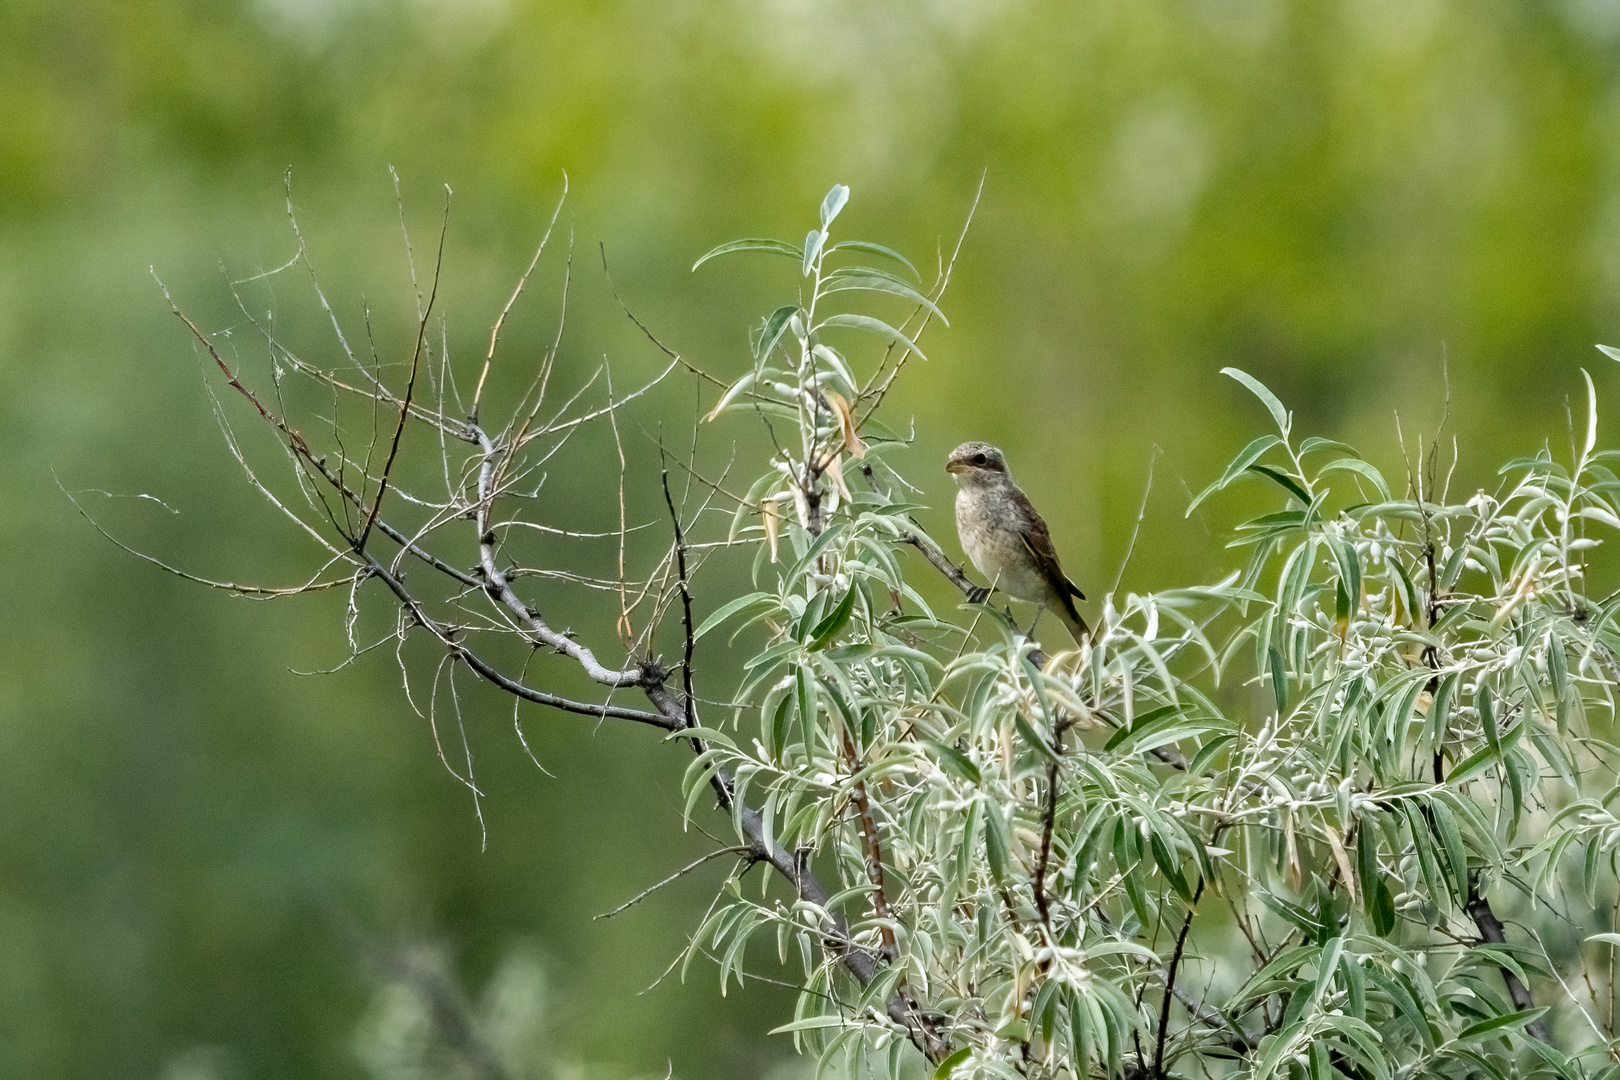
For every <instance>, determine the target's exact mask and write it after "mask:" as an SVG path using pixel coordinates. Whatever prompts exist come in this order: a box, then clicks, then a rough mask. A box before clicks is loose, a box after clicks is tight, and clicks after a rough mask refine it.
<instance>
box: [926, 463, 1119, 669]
mask: <svg viewBox="0 0 1620 1080" xmlns="http://www.w3.org/2000/svg"><path fill="white" fill-rule="evenodd" d="M945 471H946V472H948V473H950V474H951V475H952V476H953V477H954V478H955V479H956V487H957V492H956V533H957V536H959V537H960V538H961V540H962V550H963V551H965V552H967V556H968V558H970V559H972V560H973V565H974V566H976V567H978V568H979V573H981V574H983V575H984V576H985V577H987V578H989V579H990V583H991V585H992V587H995V588H999V589H1001V590H1002V591H1003V592H1005V593H1007V594H1008V595H1009V596H1014V597H1016V598H1018V599H1019V600H1032V601H1034V602H1035V603H1036V604H1039V605H1040V606H1041V608H1042V609H1044V608H1051V609H1052V610H1053V611H1055V612H1057V614H1058V617H1059V618H1061V619H1062V620H1063V623H1064V625H1065V626H1067V627H1068V628H1069V633H1071V634H1073V635H1074V640H1075V641H1076V642H1077V643H1078V642H1081V641H1084V640H1085V639H1086V638H1088V637H1090V636H1091V630H1090V629H1089V628H1087V626H1086V621H1085V620H1084V619H1082V618H1081V617H1080V613H1079V612H1078V611H1076V610H1075V607H1074V598H1075V597H1078V598H1079V599H1081V600H1084V599H1085V598H1086V596H1085V594H1084V593H1082V592H1081V591H1080V590H1079V589H1078V588H1076V587H1075V584H1074V582H1072V581H1070V580H1069V579H1068V578H1067V577H1065V576H1064V574H1063V568H1062V567H1061V566H1059V565H1058V557H1057V552H1056V551H1055V550H1054V549H1053V547H1052V535H1051V533H1049V532H1047V531H1046V522H1044V521H1042V520H1041V515H1039V514H1037V513H1036V512H1035V508H1034V507H1033V506H1031V505H1030V504H1029V499H1028V498H1026V497H1025V496H1024V493H1023V492H1022V491H1019V490H1018V485H1017V484H1015V483H1013V481H1012V476H1011V475H1009V474H1008V472H1007V459H1006V458H1004V457H1002V456H1001V451H1000V450H997V449H996V448H995V447H993V446H991V445H990V444H989V443H982V442H967V443H963V444H962V445H961V446H958V447H957V448H956V449H955V450H952V451H951V456H950V457H949V458H948V459H946V462H945ZM987 594H988V590H985V595H987ZM975 599H978V600H981V601H982V599H983V596H982V595H981V596H979V597H975ZM1035 618H1036V620H1037V621H1039V619H1040V612H1039V611H1037V612H1036V615H1035ZM1031 629H1033V627H1031Z"/></svg>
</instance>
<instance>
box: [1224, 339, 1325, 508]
mask: <svg viewBox="0 0 1620 1080" xmlns="http://www.w3.org/2000/svg"><path fill="white" fill-rule="evenodd" d="M1221 374H1222V375H1228V376H1230V377H1232V378H1234V379H1236V380H1237V381H1238V382H1240V383H1242V384H1243V385H1244V386H1245V387H1247V388H1248V391H1249V393H1251V394H1253V395H1254V396H1255V397H1257V398H1259V399H1260V401H1261V403H1262V404H1264V405H1265V407H1266V408H1267V409H1269V410H1271V418H1272V419H1273V420H1275V421H1276V422H1277V430H1279V431H1281V432H1282V433H1283V435H1284V437H1286V436H1287V435H1288V428H1289V420H1288V410H1286V409H1284V408H1283V406H1282V402H1280V401H1278V400H1277V395H1276V394H1273V393H1272V392H1271V391H1270V390H1268V389H1266V385H1265V383H1263V382H1261V381H1260V380H1259V379H1257V378H1255V377H1254V376H1253V375H1250V374H1249V373H1248V372H1246V371H1242V370H1240V369H1238V368H1235V367H1225V368H1221ZM1306 501H1307V502H1309V501H1310V500H1308V499H1307V500H1306Z"/></svg>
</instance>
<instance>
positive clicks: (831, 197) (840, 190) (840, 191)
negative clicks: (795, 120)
mask: <svg viewBox="0 0 1620 1080" xmlns="http://www.w3.org/2000/svg"><path fill="white" fill-rule="evenodd" d="M847 202H849V186H848V185H847V184H834V185H833V186H832V190H831V191H829V192H827V197H826V198H825V199H822V200H821V230H822V232H826V231H827V226H829V225H831V224H832V223H833V219H834V218H836V217H837V216H838V212H839V211H840V210H842V209H843V208H844V204H845V203H847ZM941 1080H943V1078H941Z"/></svg>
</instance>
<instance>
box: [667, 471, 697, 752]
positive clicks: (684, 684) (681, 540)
mask: <svg viewBox="0 0 1620 1080" xmlns="http://www.w3.org/2000/svg"><path fill="white" fill-rule="evenodd" d="M658 454H659V457H660V458H662V457H663V454H664V448H663V444H662V443H660V444H659V447H658ZM659 475H660V477H661V478H662V480H663V483H664V505H665V506H668V507H669V520H670V525H671V527H672V528H673V529H674V530H675V569H676V574H677V575H678V577H677V580H678V581H679V583H680V590H681V618H682V625H683V627H684V629H685V631H686V632H685V634H684V635H683V637H684V638H685V641H684V642H683V653H682V660H681V689H682V690H683V691H684V692H685V694H686V702H685V716H686V726H687V727H696V726H697V714H696V708H697V706H696V704H695V703H694V702H695V699H694V698H693V696H692V651H693V647H694V646H695V644H696V640H697V639H696V638H695V637H694V635H693V633H692V590H691V587H690V585H689V583H688V580H687V576H686V534H685V533H683V532H682V531H681V515H680V513H679V512H678V511H676V509H675V499H674V496H672V495H670V493H669V466H668V464H667V463H665V464H663V466H662V467H661V469H660V471H659Z"/></svg>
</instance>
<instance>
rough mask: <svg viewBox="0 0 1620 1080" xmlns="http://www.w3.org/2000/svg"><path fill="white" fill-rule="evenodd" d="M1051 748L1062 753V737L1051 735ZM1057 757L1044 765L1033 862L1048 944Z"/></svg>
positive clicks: (1054, 940)
mask: <svg viewBox="0 0 1620 1080" xmlns="http://www.w3.org/2000/svg"><path fill="white" fill-rule="evenodd" d="M1052 749H1053V752H1054V753H1055V754H1062V753H1063V738H1062V736H1061V735H1058V734H1056V733H1054V734H1053V736H1052ZM1058 765H1059V759H1058V758H1057V757H1054V758H1053V759H1052V761H1051V762H1050V763H1049V764H1048V765H1047V767H1046V812H1045V813H1044V814H1043V815H1042V820H1041V855H1040V858H1039V859H1037V860H1036V862H1035V880H1034V882H1033V888H1034V892H1035V909H1036V910H1037V911H1039V912H1040V914H1041V926H1042V927H1044V928H1045V929H1046V940H1047V944H1048V945H1054V946H1055V945H1056V944H1057V938H1056V936H1055V935H1054V934H1053V933H1052V909H1051V905H1050V903H1049V902H1048V901H1047V899H1046V868H1047V864H1048V862H1049V861H1050V860H1051V858H1052V832H1053V829H1054V828H1055V827H1056V825H1057V804H1058V780H1059V770H1058Z"/></svg>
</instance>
